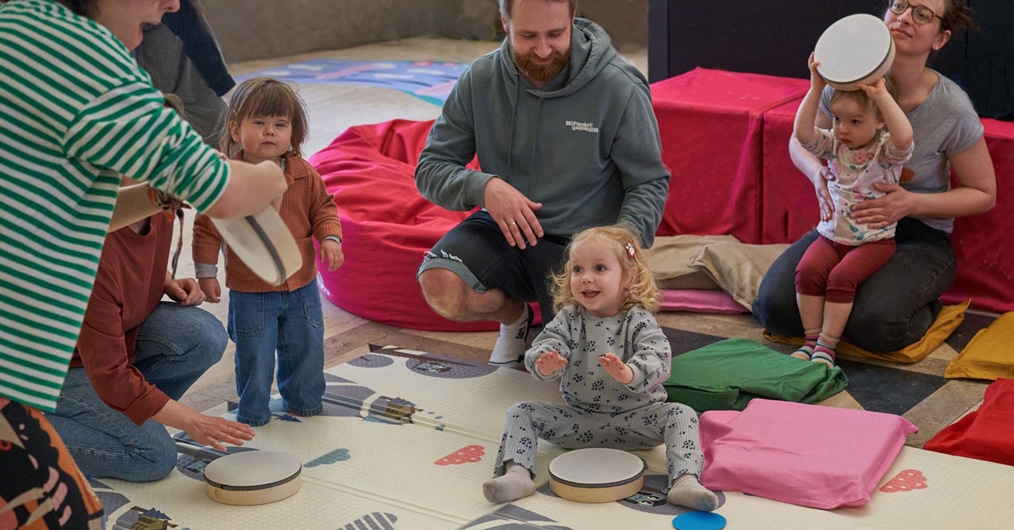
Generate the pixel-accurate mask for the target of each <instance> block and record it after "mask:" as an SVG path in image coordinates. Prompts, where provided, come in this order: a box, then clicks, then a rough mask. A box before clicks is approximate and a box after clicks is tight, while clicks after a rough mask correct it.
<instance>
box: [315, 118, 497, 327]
mask: <svg viewBox="0 0 1014 530" xmlns="http://www.w3.org/2000/svg"><path fill="white" fill-rule="evenodd" d="M432 125H433V121H432V120H431V121H408V120H394V121H390V122H385V123H379V124H376V125H357V126H355V127H351V128H349V129H348V130H347V131H345V132H344V133H342V134H341V135H340V136H338V138H336V139H335V140H334V141H333V142H331V145H329V146H328V147H326V148H324V149H323V150H321V151H320V152H319V153H317V154H315V155H313V156H312V157H311V158H310V163H311V164H313V166H314V167H315V168H317V171H318V172H320V175H321V178H323V179H324V183H325V185H326V186H327V189H328V191H330V192H331V193H333V194H334V197H335V203H336V204H337V205H338V216H339V217H340V218H341V222H342V239H343V242H342V247H343V250H344V252H345V263H344V264H343V265H342V266H341V267H340V268H338V270H335V271H331V272H329V271H327V270H325V269H321V270H320V277H321V280H322V282H323V287H322V289H321V292H322V293H323V294H324V296H325V297H326V298H327V299H328V300H330V301H331V302H333V303H334V304H335V305H337V306H338V307H341V308H342V309H345V310H346V311H348V312H350V313H352V314H355V315H358V316H361V317H363V318H368V319H370V320H374V321H377V322H383V323H385V324H390V325H392V326H398V327H404V328H410V329H425V330H439V331H481V330H493V329H497V328H498V326H497V325H496V324H495V323H490V322H453V321H450V320H447V319H445V318H443V317H441V316H440V315H437V314H436V313H435V312H434V311H433V310H432V309H430V307H429V305H428V304H427V303H426V300H425V299H424V298H423V294H422V289H421V288H420V287H419V282H417V281H416V278H415V275H416V271H417V270H418V269H419V264H420V263H422V259H423V253H424V252H426V251H427V250H429V249H430V248H431V247H432V246H433V244H434V243H436V242H437V240H438V239H440V238H441V237H442V236H443V235H444V234H445V233H447V231H448V230H450V229H451V228H453V227H454V226H455V225H457V224H458V223H459V222H460V221H461V220H462V219H464V218H465V217H467V216H468V215H469V212H452V211H449V210H445V209H443V208H441V207H439V206H436V205H435V204H433V203H431V202H429V201H427V200H426V199H423V198H422V197H421V196H420V195H419V192H418V191H417V190H416V187H415V166H416V164H417V163H418V161H419V152H420V151H422V148H423V146H424V145H425V143H426V137H427V135H428V134H429V130H430V127H431V126H432ZM474 164H475V162H474V161H473V162H472V164H471V165H470V167H474Z"/></svg>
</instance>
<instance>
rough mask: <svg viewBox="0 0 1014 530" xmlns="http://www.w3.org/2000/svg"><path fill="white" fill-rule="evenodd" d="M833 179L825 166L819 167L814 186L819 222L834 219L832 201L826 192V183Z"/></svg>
mask: <svg viewBox="0 0 1014 530" xmlns="http://www.w3.org/2000/svg"><path fill="white" fill-rule="evenodd" d="M834 179H835V177H834V173H831V169H830V168H828V167H827V166H821V168H820V178H819V179H817V183H816V184H814V191H815V192H816V194H817V207H818V208H819V209H820V220H821V221H830V220H831V218H832V217H834V200H833V199H832V198H831V192H830V191H828V190H827V182H828V181H829V180H834Z"/></svg>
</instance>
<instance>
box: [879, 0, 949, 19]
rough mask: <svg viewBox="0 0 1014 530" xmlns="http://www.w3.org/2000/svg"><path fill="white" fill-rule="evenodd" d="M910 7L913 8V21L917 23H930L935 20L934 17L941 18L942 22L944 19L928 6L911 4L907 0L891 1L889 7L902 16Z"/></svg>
mask: <svg viewBox="0 0 1014 530" xmlns="http://www.w3.org/2000/svg"><path fill="white" fill-rule="evenodd" d="M910 7H911V8H912V21H913V22H915V23H916V24H919V25H923V24H929V23H930V22H932V21H933V17H937V18H939V19H940V22H941V23H943V21H944V17H942V16H940V15H938V14H936V13H934V12H933V10H932V9H930V8H928V7H926V6H917V5H915V4H910V3H908V2H906V1H905V0H895V1H893V2H891V7H890V8H888V9H890V10H891V12H892V13H894V14H895V15H898V16H901V15H904V14H905V11H908V8H910Z"/></svg>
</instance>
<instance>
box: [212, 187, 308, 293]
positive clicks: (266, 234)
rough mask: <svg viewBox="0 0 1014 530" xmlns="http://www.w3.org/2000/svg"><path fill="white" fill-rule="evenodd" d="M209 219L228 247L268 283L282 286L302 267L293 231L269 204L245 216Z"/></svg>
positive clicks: (301, 258) (301, 259)
mask: <svg viewBox="0 0 1014 530" xmlns="http://www.w3.org/2000/svg"><path fill="white" fill-rule="evenodd" d="M211 222H212V224H214V225H215V228H217V229H218V232H219V233H220V234H221V235H222V239H224V240H225V243H226V244H227V245H229V249H230V250H232V251H233V252H235V253H236V256H237V257H239V259H240V260H242V261H243V263H244V264H245V265H246V266H247V267H248V268H249V269H250V270H251V271H252V272H253V273H254V274H256V275H257V276H259V277H260V278H261V279H262V280H264V281H265V282H268V283H270V284H271V285H281V284H282V283H284V282H285V280H287V279H288V278H289V276H292V275H293V274H294V273H295V272H296V271H298V270H299V269H300V268H301V267H302V266H303V257H302V255H300V253H299V247H297V246H296V240H295V239H294V238H293V237H292V232H290V231H289V227H287V226H285V221H282V217H281V216H280V215H278V212H277V211H275V209H274V208H272V207H270V206H268V207H267V208H264V209H263V210H261V211H259V212H257V213H255V214H253V215H248V216H246V217H237V218H234V219H214V218H213V219H212V220H211Z"/></svg>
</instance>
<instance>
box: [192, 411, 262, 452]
mask: <svg viewBox="0 0 1014 530" xmlns="http://www.w3.org/2000/svg"><path fill="white" fill-rule="evenodd" d="M183 430H184V431H186V433H187V434H189V435H190V437H191V438H193V439H194V441H196V442H197V443H199V444H201V445H210V446H211V447H214V448H215V449H217V450H219V451H222V452H223V453H224V452H225V451H226V448H225V446H224V445H222V444H223V443H228V444H232V445H243V442H246V441H250V440H252V439H253V437H254V431H253V429H251V428H250V426H249V425H246V424H243V423H239V422H236V421H230V420H227V419H225V418H220V417H218V416H208V415H206V414H201V413H198V412H195V415H194V416H193V417H192V418H191V420H190V427H189V428H186V429H183Z"/></svg>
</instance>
